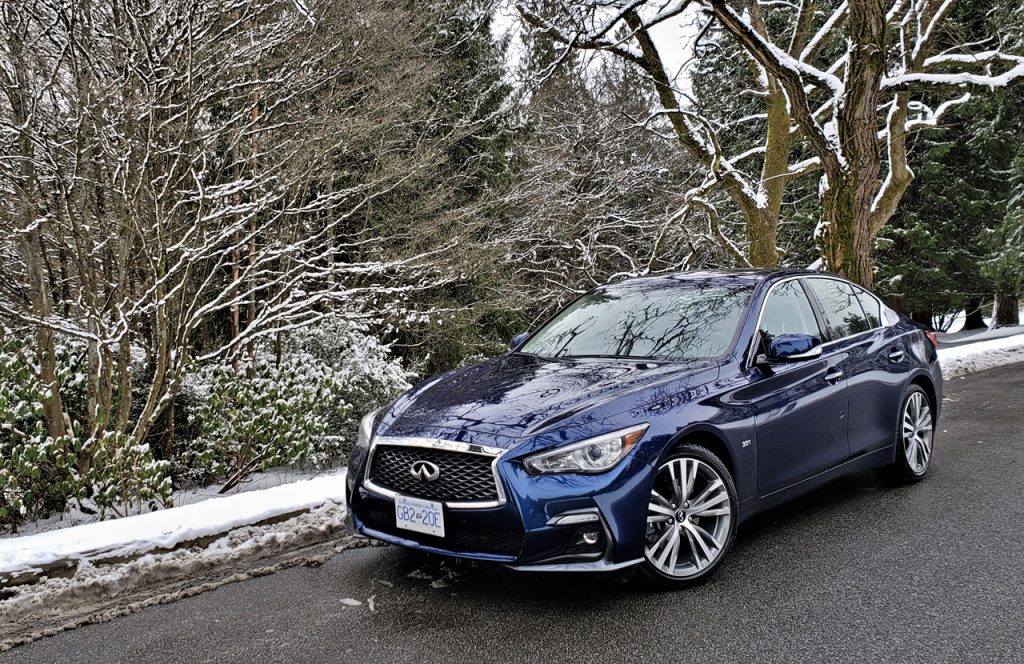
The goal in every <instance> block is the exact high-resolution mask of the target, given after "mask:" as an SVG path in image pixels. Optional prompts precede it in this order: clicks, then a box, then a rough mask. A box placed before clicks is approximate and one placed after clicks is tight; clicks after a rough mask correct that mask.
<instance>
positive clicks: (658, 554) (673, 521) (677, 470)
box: [644, 457, 732, 579]
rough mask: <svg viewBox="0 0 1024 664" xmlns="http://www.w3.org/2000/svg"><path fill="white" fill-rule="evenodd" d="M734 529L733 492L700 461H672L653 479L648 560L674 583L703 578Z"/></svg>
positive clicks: (649, 514) (683, 458)
mask: <svg viewBox="0 0 1024 664" xmlns="http://www.w3.org/2000/svg"><path fill="white" fill-rule="evenodd" d="M731 523H732V504H731V500H730V498H729V492H728V489H727V487H726V485H725V482H724V481H723V479H722V477H721V476H720V475H719V474H718V472H717V471H716V470H715V469H714V468H712V467H711V466H710V465H708V464H707V463H705V462H704V461H702V460H700V459H695V458H692V457H679V458H675V459H670V460H668V461H666V462H665V463H664V464H663V465H662V466H661V467H660V468H659V469H658V472H657V474H656V475H655V480H654V488H653V489H652V490H651V498H650V501H649V503H648V506H647V547H646V550H645V552H644V555H645V557H646V558H647V560H648V562H649V563H650V564H651V565H653V566H654V567H655V568H656V569H658V570H659V571H660V572H662V573H664V574H667V575H669V576H671V577H674V578H677V579H687V578H692V577H696V576H699V575H701V574H702V573H703V572H704V571H705V570H707V569H708V568H709V567H710V566H712V565H713V564H714V563H715V561H717V560H718V558H719V557H720V556H721V555H722V552H723V551H724V549H725V547H726V545H727V544H728V539H729V533H730V526H731Z"/></svg>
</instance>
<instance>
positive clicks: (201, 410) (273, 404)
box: [175, 317, 411, 491]
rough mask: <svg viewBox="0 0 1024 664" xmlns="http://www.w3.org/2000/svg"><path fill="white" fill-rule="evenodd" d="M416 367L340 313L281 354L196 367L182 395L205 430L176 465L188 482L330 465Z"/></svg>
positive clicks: (186, 445)
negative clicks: (362, 420) (361, 423)
mask: <svg viewBox="0 0 1024 664" xmlns="http://www.w3.org/2000/svg"><path fill="white" fill-rule="evenodd" d="M410 377H411V374H410V372H408V371H407V370H405V369H404V368H403V367H402V365H401V362H400V361H399V360H397V359H395V358H392V357H391V351H390V348H388V347H387V346H386V345H384V344H382V343H380V341H379V340H378V339H376V338H375V337H373V336H371V335H370V334H368V333H367V329H366V327H365V326H359V325H355V324H353V323H350V322H347V321H344V320H342V319H340V318H336V317H332V318H329V319H327V320H326V321H324V322H323V323H321V324H318V325H317V326H316V327H315V328H310V329H307V330H301V331H299V332H296V333H294V334H293V335H292V336H291V338H289V339H288V340H287V342H286V343H285V344H284V345H283V347H282V353H281V358H280V364H278V363H277V358H276V357H275V356H274V354H272V353H271V352H270V349H269V348H265V347H264V348H260V349H258V351H257V354H256V360H255V362H254V363H253V364H251V365H247V366H245V367H243V368H242V369H240V370H238V371H236V370H235V369H233V368H232V367H231V366H229V365H217V366H209V367H205V368H203V369H201V370H200V371H198V372H196V373H194V374H192V375H190V376H189V377H188V378H187V379H186V381H185V383H184V385H183V388H182V390H183V393H184V394H183V395H182V397H183V398H182V402H183V403H186V404H199V406H198V409H197V410H194V411H193V414H192V415H191V416H190V419H192V420H194V421H195V422H196V423H197V425H198V429H199V431H200V434H199V436H198V437H197V438H195V439H194V440H191V441H185V442H183V443H181V444H179V453H178V455H177V457H176V459H175V474H176V475H177V476H178V477H180V478H181V479H182V480H184V481H185V482H190V483H197V484H209V483H211V482H213V481H216V480H224V481H225V485H224V487H223V488H222V491H227V490H228V489H230V488H231V487H233V486H235V485H236V484H237V483H238V482H239V481H241V480H242V479H244V478H245V477H246V476H248V475H249V474H251V473H253V472H255V471H257V470H268V469H270V468H274V467H278V466H295V465H301V464H308V465H312V466H313V467H317V468H323V467H328V466H331V465H334V464H337V463H338V462H340V461H342V460H343V459H344V457H345V456H346V455H347V454H348V452H349V451H350V450H351V448H352V445H353V444H354V442H355V436H356V432H357V427H358V425H359V419H360V418H361V417H362V416H363V415H364V414H365V413H367V412H369V411H371V410H373V409H374V408H377V407H378V406H380V405H382V404H384V403H386V402H388V401H389V400H391V399H393V398H394V397H395V396H396V395H397V394H398V393H399V392H401V391H403V390H406V389H408V387H409V381H408V379H409V378H410Z"/></svg>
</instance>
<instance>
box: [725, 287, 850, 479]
mask: <svg viewBox="0 0 1024 664" xmlns="http://www.w3.org/2000/svg"><path fill="white" fill-rule="evenodd" d="M780 334H810V335H814V336H817V337H819V338H820V337H823V336H824V333H823V330H822V329H821V321H820V316H818V315H816V313H815V310H814V308H813V306H812V304H811V300H810V299H809V298H808V296H807V293H806V292H805V290H804V287H803V285H802V283H801V281H800V280H799V279H796V278H793V279H788V280H785V281H781V282H779V283H776V284H775V285H773V286H772V288H771V290H770V291H769V292H768V294H767V296H766V297H765V300H764V303H763V305H762V308H761V312H760V314H759V317H758V325H757V332H756V333H755V335H756V336H757V337H758V338H757V339H756V340H755V344H757V345H758V346H760V347H759V348H757V349H755V350H754V352H753V354H752V355H753V356H756V355H759V354H761V353H763V352H764V350H766V349H767V345H768V343H770V341H771V339H772V338H774V337H775V336H778V335H780ZM826 348H827V346H826ZM844 359H845V355H844V354H843V353H841V352H835V351H832V350H826V351H824V352H823V353H822V355H821V356H820V357H818V358H815V359H810V360H802V361H796V362H773V363H770V364H765V363H754V364H753V366H751V367H750V368H749V369H748V371H749V374H748V376H749V380H750V386H749V387H748V388H747V389H746V390H744V392H745V394H744V397H745V398H746V399H747V400H748V402H749V403H751V404H752V405H753V407H754V418H755V426H756V431H757V475H758V492H759V493H760V495H762V496H764V495H767V494H770V493H773V492H775V491H778V490H780V489H784V488H785V487H787V486H790V485H792V484H795V483H797V482H799V481H800V480H803V479H805V478H808V477H811V476H812V475H815V474H816V473H819V472H821V471H823V470H825V469H827V468H830V467H832V466H834V465H836V464H838V463H841V462H842V461H844V460H845V459H846V458H847V457H848V456H849V448H848V445H847V427H846V412H847V396H846V381H845V378H843V376H842V374H841V372H840V370H839V369H838V367H839V365H840V364H841V363H842V362H843V360H844Z"/></svg>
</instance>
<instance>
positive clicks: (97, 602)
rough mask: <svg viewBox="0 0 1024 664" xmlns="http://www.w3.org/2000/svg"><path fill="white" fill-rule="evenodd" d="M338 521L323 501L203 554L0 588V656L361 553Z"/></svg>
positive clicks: (222, 540) (164, 555) (183, 553)
mask: <svg viewBox="0 0 1024 664" xmlns="http://www.w3.org/2000/svg"><path fill="white" fill-rule="evenodd" d="M335 477H338V476H335ZM307 488H308V487H307ZM271 491H272V490H271ZM250 495H251V494H250ZM273 495H279V494H273ZM169 511H178V510H169ZM344 519H345V508H344V506H342V505H339V504H336V503H334V502H332V501H328V502H326V503H325V504H323V505H320V506H318V507H314V508H312V509H310V510H309V511H308V512H303V513H301V514H299V515H297V516H294V517H292V518H290V519H287V520H285V521H280V522H275V523H264V524H262V525H253V526H243V527H240V528H235V529H234V530H232V531H231V532H229V533H227V534H225V535H223V536H222V537H219V538H217V539H216V540H214V541H213V542H211V543H208V544H206V545H205V546H204V545H201V544H198V543H193V544H192V545H190V546H188V547H183V548H178V549H175V550H173V551H159V552H157V551H154V552H151V553H147V554H145V555H142V556H140V557H137V558H134V559H132V560H129V561H111V562H105V563H100V562H96V563H95V564H94V563H93V562H91V561H88V560H81V561H79V563H78V565H77V567H76V568H74V569H73V570H69V571H68V574H67V575H66V576H53V577H42V578H40V579H39V580H38V581H37V582H36V583H33V584H31V585H20V586H14V587H11V588H2V587H0V652H4V651H5V650H9V649H11V648H13V647H15V646H18V645H21V644H24V643H29V642H31V641H34V640H36V639H39V638H42V637H44V636H49V635H51V634H56V633H57V632H61V631H64V630H67V629H72V628H74V627H78V626H80V625H84V624H88V623H94V622H104V621H107V620H112V619H114V618H116V617H118V616H121V615H125V614H128V613H133V612H135V611H138V610H140V609H142V608H145V607H147V606H153V605H156V604H164V603H167V602H172V601H175V600H177V599H181V598H183V597H189V596H192V595H196V594H199V593H202V592H205V591H207V590H213V589H214V588H218V587H220V586H223V585H225V584H227V583H232V582H235V581H242V580H245V579H249V578H253V577H257V576H263V575H266V574H270V573H273V572H276V571H277V570H280V569H285V568H288V567H295V566H297V565H306V566H317V565H320V564H322V563H323V562H325V561H326V560H327V559H329V558H330V557H332V556H333V555H335V554H336V553H338V552H341V551H344V550H346V549H350V548H354V547H359V546H367V545H368V544H369V542H368V540H355V539H353V538H351V537H349V536H348V535H347V534H346V532H345V527H344ZM129 520H130V519H122V521H129ZM64 532H66V531H64Z"/></svg>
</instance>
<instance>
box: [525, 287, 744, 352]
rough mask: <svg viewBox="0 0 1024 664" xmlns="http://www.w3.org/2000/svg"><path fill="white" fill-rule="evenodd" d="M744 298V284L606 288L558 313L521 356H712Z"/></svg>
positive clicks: (729, 333) (724, 343) (727, 337)
mask: <svg viewBox="0 0 1024 664" xmlns="http://www.w3.org/2000/svg"><path fill="white" fill-rule="evenodd" d="M750 294H751V288H750V286H749V285H737V286H721V285H712V284H706V283H678V282H677V283H670V284H666V283H664V282H657V283H654V284H644V283H642V282H639V283H638V282H628V283H626V284H619V285H616V286H607V287H605V288H602V289H600V290H598V291H595V292H593V293H590V294H589V295H586V296H584V297H583V298H581V299H579V300H577V301H576V302H575V303H573V304H572V305H570V306H569V307H568V308H566V309H565V310H563V311H562V312H561V313H559V314H558V315H557V316H556V317H555V318H554V319H552V320H551V322H549V323H548V324H547V325H546V326H545V327H543V328H542V329H541V330H540V331H539V332H537V334H535V335H534V336H533V337H532V338H531V339H530V340H529V341H528V342H527V343H526V344H525V345H524V346H523V347H522V348H521V349H520V350H521V352H524V353H530V354H533V355H538V356H541V357H550V358H572V357H601V358H626V359H645V360H670V361H677V360H693V359H707V358H713V357H718V356H720V355H722V354H724V353H725V352H726V351H727V350H728V349H729V345H730V344H731V342H732V339H733V336H734V334H735V331H736V328H737V325H738V324H739V320H740V317H741V316H742V314H743V311H745V309H746V306H747V303H748V302H749V300H750Z"/></svg>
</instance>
